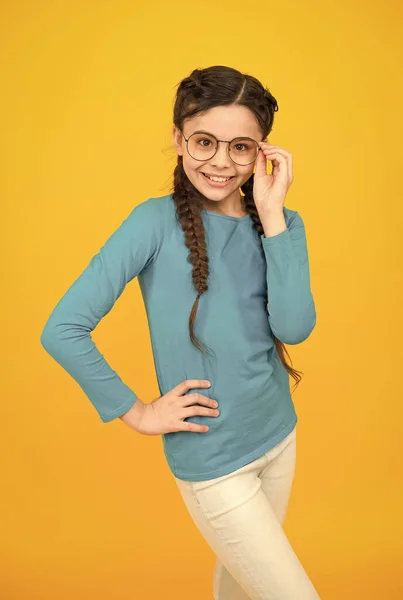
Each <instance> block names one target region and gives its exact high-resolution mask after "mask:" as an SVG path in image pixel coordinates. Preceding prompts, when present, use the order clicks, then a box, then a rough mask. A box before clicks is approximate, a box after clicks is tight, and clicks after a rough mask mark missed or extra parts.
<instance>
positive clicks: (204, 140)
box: [197, 138, 211, 148]
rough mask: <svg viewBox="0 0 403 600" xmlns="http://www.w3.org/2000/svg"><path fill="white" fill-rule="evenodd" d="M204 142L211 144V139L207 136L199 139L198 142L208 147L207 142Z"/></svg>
mask: <svg viewBox="0 0 403 600" xmlns="http://www.w3.org/2000/svg"><path fill="white" fill-rule="evenodd" d="M202 142H208V143H209V144H211V140H208V139H207V138H201V139H200V140H198V141H197V143H198V144H200V145H201V146H203V148H207V147H208V146H207V144H203V143H202Z"/></svg>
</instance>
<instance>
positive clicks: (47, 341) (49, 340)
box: [39, 324, 56, 355]
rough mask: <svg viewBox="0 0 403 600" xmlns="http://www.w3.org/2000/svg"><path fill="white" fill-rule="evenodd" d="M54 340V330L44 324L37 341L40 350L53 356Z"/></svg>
mask: <svg viewBox="0 0 403 600" xmlns="http://www.w3.org/2000/svg"><path fill="white" fill-rule="evenodd" d="M55 340H56V335H55V331H54V329H53V328H52V327H50V326H49V324H46V325H45V327H44V328H43V329H42V332H41V336H40V338H39V341H40V344H41V346H42V348H44V349H45V350H46V352H47V353H48V354H50V355H53V354H54V348H55Z"/></svg>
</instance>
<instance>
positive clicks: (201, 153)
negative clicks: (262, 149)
mask: <svg viewBox="0 0 403 600" xmlns="http://www.w3.org/2000/svg"><path fill="white" fill-rule="evenodd" d="M181 133H182V132H181ZM182 135H183V137H184V138H185V141H186V148H187V151H188V153H189V155H190V156H191V157H192V158H194V159H195V160H200V161H203V160H210V158H213V156H214V155H215V154H216V152H217V150H218V143H219V142H223V143H226V144H228V145H227V150H228V155H229V157H230V159H231V160H232V161H233V162H234V163H235V164H237V165H241V166H243V167H246V165H250V164H252V163H253V162H255V160H256V159H257V156H258V154H259V144H258V142H257V141H256V140H254V139H252V138H249V137H237V138H234V139H233V140H231V141H230V142H228V141H227V140H217V138H216V137H215V136H214V135H212V134H211V133H205V132H204V131H195V132H194V133H192V135H190V136H189V137H188V138H187V139H186V137H185V136H184V134H183V133H182Z"/></svg>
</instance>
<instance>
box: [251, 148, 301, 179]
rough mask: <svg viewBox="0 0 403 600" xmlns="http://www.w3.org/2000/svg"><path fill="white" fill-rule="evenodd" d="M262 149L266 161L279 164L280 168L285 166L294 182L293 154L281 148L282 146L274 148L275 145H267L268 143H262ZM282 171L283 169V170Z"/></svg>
mask: <svg viewBox="0 0 403 600" xmlns="http://www.w3.org/2000/svg"><path fill="white" fill-rule="evenodd" d="M259 145H260V149H261V150H262V152H263V153H264V155H265V157H266V160H270V161H273V163H274V162H277V163H278V164H279V166H280V165H281V164H284V166H285V167H286V171H287V175H288V178H289V179H290V180H291V181H292V180H293V174H292V154H291V152H289V151H288V150H285V149H284V148H281V147H280V146H274V145H273V144H267V143H266V142H260V143H259ZM281 170H282V169H281Z"/></svg>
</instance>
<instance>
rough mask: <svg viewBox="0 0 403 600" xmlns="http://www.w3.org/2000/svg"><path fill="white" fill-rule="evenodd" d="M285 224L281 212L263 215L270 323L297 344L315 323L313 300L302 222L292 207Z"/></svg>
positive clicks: (278, 334)
mask: <svg viewBox="0 0 403 600" xmlns="http://www.w3.org/2000/svg"><path fill="white" fill-rule="evenodd" d="M291 213H292V214H291V216H290V217H289V220H288V223H287V224H286V221H285V218H284V213H283V212H281V213H279V214H274V215H273V214H270V215H266V216H264V217H262V219H261V221H262V225H263V229H264V234H263V235H261V240H262V246H263V251H264V254H265V257H266V264H267V270H266V278H267V288H268V304H267V307H268V311H269V317H268V318H269V324H270V327H271V329H272V331H273V333H274V335H275V336H276V337H277V338H278V339H279V340H280V341H281V342H283V343H284V344H299V343H301V342H303V341H304V340H305V339H306V338H307V337H308V336H309V335H310V333H311V332H312V330H313V329H314V327H315V324H316V311H315V304H314V300H313V296H312V292H311V287H310V271H309V258H308V249H307V241H306V234H305V226H304V222H303V220H302V218H301V216H300V215H299V213H298V212H296V211H291Z"/></svg>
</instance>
